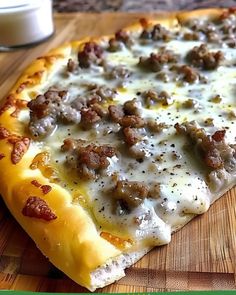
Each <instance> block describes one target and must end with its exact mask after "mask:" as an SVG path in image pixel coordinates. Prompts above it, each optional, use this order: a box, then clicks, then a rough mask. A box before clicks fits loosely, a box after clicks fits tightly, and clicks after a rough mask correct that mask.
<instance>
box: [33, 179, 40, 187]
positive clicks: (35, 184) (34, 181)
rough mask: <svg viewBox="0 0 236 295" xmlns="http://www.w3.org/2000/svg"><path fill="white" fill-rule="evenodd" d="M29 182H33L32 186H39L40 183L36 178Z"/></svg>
mask: <svg viewBox="0 0 236 295" xmlns="http://www.w3.org/2000/svg"><path fill="white" fill-rule="evenodd" d="M31 184H33V185H34V186H36V187H41V185H42V184H41V183H39V182H38V181H37V180H36V179H34V180H32V181H31Z"/></svg>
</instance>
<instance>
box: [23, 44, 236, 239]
mask: <svg viewBox="0 0 236 295" xmlns="http://www.w3.org/2000/svg"><path fill="white" fill-rule="evenodd" d="M200 44H201V42H200V41H193V42H192V41H191V42H183V41H181V40H171V41H170V42H168V43H165V44H163V43H161V44H157V43H155V42H152V43H151V44H148V45H141V44H139V43H138V41H137V42H136V43H135V46H134V48H133V50H128V49H126V48H125V47H123V49H122V50H121V51H118V52H115V53H108V52H106V60H107V63H108V64H109V65H110V66H118V65H124V66H125V67H126V68H128V69H129V70H130V71H131V72H132V75H131V76H130V77H129V78H127V79H126V80H125V81H124V83H123V86H122V87H123V88H122V90H120V91H119V89H118V94H117V96H116V98H115V101H116V102H117V103H120V104H123V103H124V102H125V101H127V100H131V99H133V98H134V97H136V98H137V99H138V100H142V98H141V97H140V96H138V94H137V93H138V92H143V91H146V90H150V89H152V90H155V91H158V92H159V91H163V90H165V91H167V92H168V93H169V94H170V95H171V97H172V98H173V103H172V104H170V105H168V106H165V107H163V106H161V105H157V106H156V107H152V108H149V109H147V108H143V109H142V117H143V118H154V119H157V120H158V122H165V123H166V124H167V125H169V126H170V127H169V128H167V129H166V130H164V131H163V132H162V133H153V134H152V133H151V132H149V133H148V134H147V135H146V137H145V138H144V140H143V141H142V148H143V149H144V150H145V153H146V157H145V160H144V161H143V162H142V163H140V162H138V161H136V160H135V159H133V158H131V157H130V156H129V155H128V154H127V153H126V154H125V153H122V154H118V155H117V156H115V157H113V158H111V159H109V161H110V165H109V167H108V169H107V172H106V174H104V175H103V174H102V175H100V176H99V177H98V179H96V180H95V181H88V182H86V183H84V182H82V181H81V180H80V179H79V178H78V176H77V175H76V174H74V173H72V172H71V175H69V177H68V176H66V174H68V171H67V170H66V168H62V166H63V163H64V162H65V154H64V153H62V152H61V150H60V146H61V145H62V143H63V140H64V139H65V138H67V137H72V138H81V139H86V140H88V141H90V142H93V143H95V144H98V145H99V144H108V145H111V146H114V147H116V146H120V145H123V148H124V149H125V144H124V142H123V141H122V137H119V136H117V134H115V133H114V132H108V131H109V128H110V127H109V123H106V122H105V123H104V122H103V123H101V124H100V125H99V126H98V127H97V128H94V129H93V130H89V131H82V130H81V129H80V128H79V127H78V126H69V125H68V126H60V127H59V128H58V130H56V131H55V132H54V133H53V135H51V136H50V137H49V138H47V141H46V143H45V148H46V149H48V150H50V152H51V154H52V157H53V161H54V162H55V165H56V166H57V167H58V169H59V171H60V173H61V179H62V181H63V183H64V184H65V186H67V187H68V189H71V191H72V195H73V196H74V197H75V199H76V197H77V196H78V194H80V193H81V192H82V193H83V194H84V195H85V196H86V198H87V199H86V201H87V203H88V207H89V210H90V212H92V216H93V218H94V220H95V221H96V222H97V224H98V225H99V227H100V228H99V229H98V230H101V231H109V232H111V233H113V234H114V235H118V236H120V237H131V238H132V239H133V240H135V241H139V242H140V241H142V242H143V243H148V244H151V245H160V244H165V243H168V242H169V241H170V235H171V231H173V230H175V229H177V228H179V227H181V226H182V225H183V224H185V223H186V222H187V221H188V220H189V219H190V218H191V217H192V216H193V215H195V214H202V213H204V212H205V211H207V209H208V208H209V205H210V203H211V201H212V197H213V196H214V193H213V192H212V191H211V190H210V188H209V186H208V185H207V182H206V172H207V171H206V167H205V165H204V163H203V162H202V161H201V160H200V158H198V157H197V156H196V155H195V152H194V151H193V150H187V149H185V148H184V146H185V145H186V138H184V137H182V136H179V135H176V131H175V129H174V127H173V126H174V124H175V123H177V122H179V123H182V122H184V121H192V120H195V121H196V122H197V123H198V124H199V126H200V127H204V128H205V130H206V132H207V133H209V134H212V133H213V132H214V131H215V130H217V129H222V128H224V129H227V133H226V141H227V142H229V143H231V144H235V143H236V140H235V134H236V120H234V119H229V118H228V114H229V112H230V111H234V110H235V98H234V97H235V89H236V74H235V67H233V66H230V65H231V64H232V63H234V62H235V60H236V50H235V49H229V48H223V49H222V48H217V47H216V45H209V47H212V50H219V49H220V50H223V52H224V54H225V56H226V60H225V61H224V64H223V65H222V66H220V67H219V68H218V69H217V70H214V71H205V72H204V71H203V73H202V74H203V75H204V76H205V77H206V79H207V83H205V84H203V83H198V82H196V83H194V84H188V83H182V84H181V83H179V81H173V80H172V79H171V80H170V81H169V82H168V83H165V82H163V81H160V80H158V79H157V77H156V73H147V72H145V71H142V70H140V69H138V67H137V63H138V61H139V56H149V54H150V53H151V52H158V50H159V48H160V46H163V45H165V46H166V48H167V49H170V50H173V51H174V53H176V54H179V55H180V56H181V61H182V63H184V56H185V55H186V53H187V52H188V51H189V50H190V49H192V48H193V47H194V46H199V45H200ZM65 73H66V65H65V64H63V65H61V66H60V69H59V70H58V71H57V74H55V75H54V76H53V77H52V79H51V80H50V82H48V85H45V87H44V89H42V91H44V90H47V88H48V87H49V86H51V85H58V86H59V87H60V88H63V89H69V93H70V98H71V99H72V100H73V99H74V98H76V97H77V96H78V95H83V94H84V93H85V89H86V88H85V87H84V84H86V83H90V84H91V83H96V84H98V85H104V84H107V85H109V87H110V88H113V87H114V88H116V87H117V81H116V80H109V81H106V80H104V79H105V78H104V72H103V68H102V67H94V68H93V69H92V70H91V69H81V70H79V73H78V74H65ZM170 75H171V74H170ZM216 95H220V97H222V102H220V103H213V102H212V101H211V99H212V97H214V96H216ZM188 99H194V100H195V101H196V102H197V104H198V105H199V110H198V111H196V110H194V109H186V108H183V106H182V104H183V102H184V101H186V100H188ZM208 118H211V119H213V122H214V126H208V125H207V124H206V123H205V122H206V120H207V119H208ZM23 119H24V118H23ZM24 120H25V119H24ZM176 155H177V156H176ZM56 163H58V164H56ZM114 174H116V175H118V178H119V179H121V180H125V179H128V180H129V181H143V182H145V183H146V184H147V185H149V184H151V183H153V182H157V183H160V196H159V197H157V198H156V199H148V198H147V199H145V200H144V202H143V203H142V204H141V205H140V206H138V207H137V208H135V209H133V210H132V211H131V212H130V213H129V214H126V215H121V216H119V215H117V214H115V213H114V208H113V207H114V206H113V202H112V195H111V193H110V192H109V189H110V188H112V187H113V186H114V181H113V180H112V177H111V176H112V175H114ZM68 178H70V180H69V179H68ZM81 187H83V189H81ZM137 219H138V220H139V222H137Z"/></svg>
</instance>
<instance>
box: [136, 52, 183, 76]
mask: <svg viewBox="0 0 236 295" xmlns="http://www.w3.org/2000/svg"><path fill="white" fill-rule="evenodd" d="M176 62H177V56H176V55H174V54H173V52H172V51H170V50H163V51H161V52H159V53H153V52H152V53H151V54H150V56H149V57H144V56H141V57H140V59H139V63H138V66H139V67H140V68H143V69H145V70H147V71H150V72H159V71H160V70H161V69H163V67H164V66H165V65H167V64H174V63H176Z"/></svg>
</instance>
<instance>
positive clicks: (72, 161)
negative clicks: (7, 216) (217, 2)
mask: <svg viewBox="0 0 236 295" xmlns="http://www.w3.org/2000/svg"><path fill="white" fill-rule="evenodd" d="M235 31H236V15H235V10H234V9H227V10H226V9H225V10H221V9H208V10H198V11H192V12H180V13H173V14H165V15H164V14H163V16H162V17H159V18H157V19H141V20H140V22H139V23H137V24H134V25H132V26H130V27H127V28H125V29H121V30H119V31H118V32H116V33H115V34H114V35H111V36H102V37H99V38H85V39H83V40H80V41H74V42H70V43H68V44H65V45H63V46H61V47H59V48H57V49H55V50H52V51H51V52H49V53H48V54H46V55H44V56H42V57H39V58H38V59H37V60H35V61H34V62H33V63H32V64H31V65H30V66H29V67H28V68H27V69H26V70H25V71H24V73H22V75H21V77H20V78H19V80H18V81H17V82H16V84H15V86H14V87H13V88H12V90H11V91H10V93H9V95H8V96H7V98H6V99H5V100H4V101H3V103H2V106H1V109H0V141H1V145H0V179H1V186H0V192H1V195H2V197H3V199H4V201H5V203H6V205H7V206H8V208H9V209H10V211H11V213H12V214H13V216H14V217H15V218H16V220H17V221H18V222H19V223H20V225H21V226H22V227H23V228H24V229H25V231H26V232H27V233H28V234H29V235H30V236H31V238H32V239H33V240H34V241H35V243H36V245H37V247H38V248H39V249H40V250H41V251H42V253H43V254H44V255H45V256H47V257H48V258H49V260H50V261H51V262H52V263H53V264H54V265H55V266H56V267H58V268H59V269H61V270H62V271H63V272H64V273H65V274H67V275H68V276H69V277H70V278H71V279H73V280H74V281H75V282H77V283H78V284H80V285H82V286H85V287H86V288H88V289H89V290H91V291H94V290H95V289H96V288H100V287H103V286H105V285H108V284H110V283H112V282H114V281H115V280H118V279H120V278H121V277H122V276H124V275H125V273H124V270H125V268H127V267H129V266H131V265H132V264H133V263H135V262H136V261H137V260H138V259H140V258H141V257H142V256H143V255H145V254H146V253H147V252H148V251H149V250H150V249H152V248H153V247H155V246H159V245H164V244H167V243H169V242H170V240H171V234H172V233H173V232H175V231H177V230H179V229H180V228H181V227H183V226H184V225H185V224H186V223H188V222H189V221H190V220H191V219H192V218H194V217H195V216H196V215H199V214H202V213H204V212H206V211H207V210H208V208H209V206H210V205H211V204H212V203H213V202H214V201H216V200H217V199H218V198H219V197H221V196H222V195H223V194H224V193H225V192H226V191H227V190H229V189H231V188H232V187H233V186H234V185H235V183H236V108H235V86H236V72H235V69H236V68H235V62H236V49H235V48H236V38H235Z"/></svg>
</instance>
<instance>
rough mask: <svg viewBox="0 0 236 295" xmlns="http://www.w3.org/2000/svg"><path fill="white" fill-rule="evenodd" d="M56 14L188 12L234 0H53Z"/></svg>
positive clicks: (235, 0)
mask: <svg viewBox="0 0 236 295" xmlns="http://www.w3.org/2000/svg"><path fill="white" fill-rule="evenodd" d="M53 6H54V10H55V11H57V12H76V11H80V12H102V11H128V12H135V11H149V12H151V11H157V10H184V9H185V10H190V9H197V8H206V7H232V6H236V0H218V1H217V0H195V1H194V0H53Z"/></svg>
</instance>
